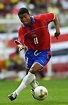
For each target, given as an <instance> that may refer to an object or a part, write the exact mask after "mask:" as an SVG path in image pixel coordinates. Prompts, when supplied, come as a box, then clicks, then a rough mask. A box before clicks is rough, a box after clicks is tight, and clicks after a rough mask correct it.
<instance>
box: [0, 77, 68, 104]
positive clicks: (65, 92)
mask: <svg viewBox="0 0 68 105" xmlns="http://www.w3.org/2000/svg"><path fill="white" fill-rule="evenodd" d="M38 81H39V84H40V85H43V86H45V87H47V89H48V97H47V98H46V99H45V100H44V101H38V100H35V99H34V98H33V97H32V95H31V94H30V89H31V87H30V86H28V87H26V88H25V89H24V90H23V91H22V92H21V93H20V94H19V96H18V97H17V99H16V100H14V101H10V100H9V99H8V94H10V93H12V92H13V91H14V90H15V89H16V88H17V87H18V86H19V84H20V82H16V81H12V80H9V81H7V80H5V81H0V105H67V104H68V79H51V80H49V81H46V80H38Z"/></svg>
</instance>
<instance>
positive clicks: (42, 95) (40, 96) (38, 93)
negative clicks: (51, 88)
mask: <svg viewBox="0 0 68 105" xmlns="http://www.w3.org/2000/svg"><path fill="white" fill-rule="evenodd" d="M47 96H48V90H47V88H46V87H44V86H37V87H36V88H35V89H34V92H33V97H34V98H35V99H37V100H40V101H42V100H44V99H46V98H47Z"/></svg>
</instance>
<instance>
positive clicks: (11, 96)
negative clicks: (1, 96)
mask: <svg viewBox="0 0 68 105" xmlns="http://www.w3.org/2000/svg"><path fill="white" fill-rule="evenodd" d="M8 98H9V99H10V100H11V101H13V100H15V99H16V98H17V94H16V93H14V94H13V93H12V94H10V95H8Z"/></svg>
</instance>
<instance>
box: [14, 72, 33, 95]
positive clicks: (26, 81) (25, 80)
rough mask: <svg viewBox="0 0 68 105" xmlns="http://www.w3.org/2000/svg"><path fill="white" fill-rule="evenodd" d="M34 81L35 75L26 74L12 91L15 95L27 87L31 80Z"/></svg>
mask: <svg viewBox="0 0 68 105" xmlns="http://www.w3.org/2000/svg"><path fill="white" fill-rule="evenodd" d="M34 79H35V75H34V74H32V73H31V72H28V74H27V75H26V76H25V77H24V78H23V80H22V82H21V84H20V86H19V87H18V88H17V89H16V90H15V91H14V92H16V93H17V95H18V94H19V93H20V92H21V91H22V90H23V89H24V88H25V87H26V86H27V85H29V84H30V83H31V82H32V81H33V80H34Z"/></svg>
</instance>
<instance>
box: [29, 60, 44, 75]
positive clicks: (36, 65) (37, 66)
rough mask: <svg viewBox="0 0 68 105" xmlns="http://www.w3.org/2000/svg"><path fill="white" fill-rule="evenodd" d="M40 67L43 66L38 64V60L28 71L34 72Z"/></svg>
mask: <svg viewBox="0 0 68 105" xmlns="http://www.w3.org/2000/svg"><path fill="white" fill-rule="evenodd" d="M42 68H43V66H42V65H40V64H39V63H38V62H35V63H34V64H33V65H32V66H31V68H30V70H29V71H30V72H31V73H33V74H35V73H36V72H37V71H39V70H41V69H42Z"/></svg>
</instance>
